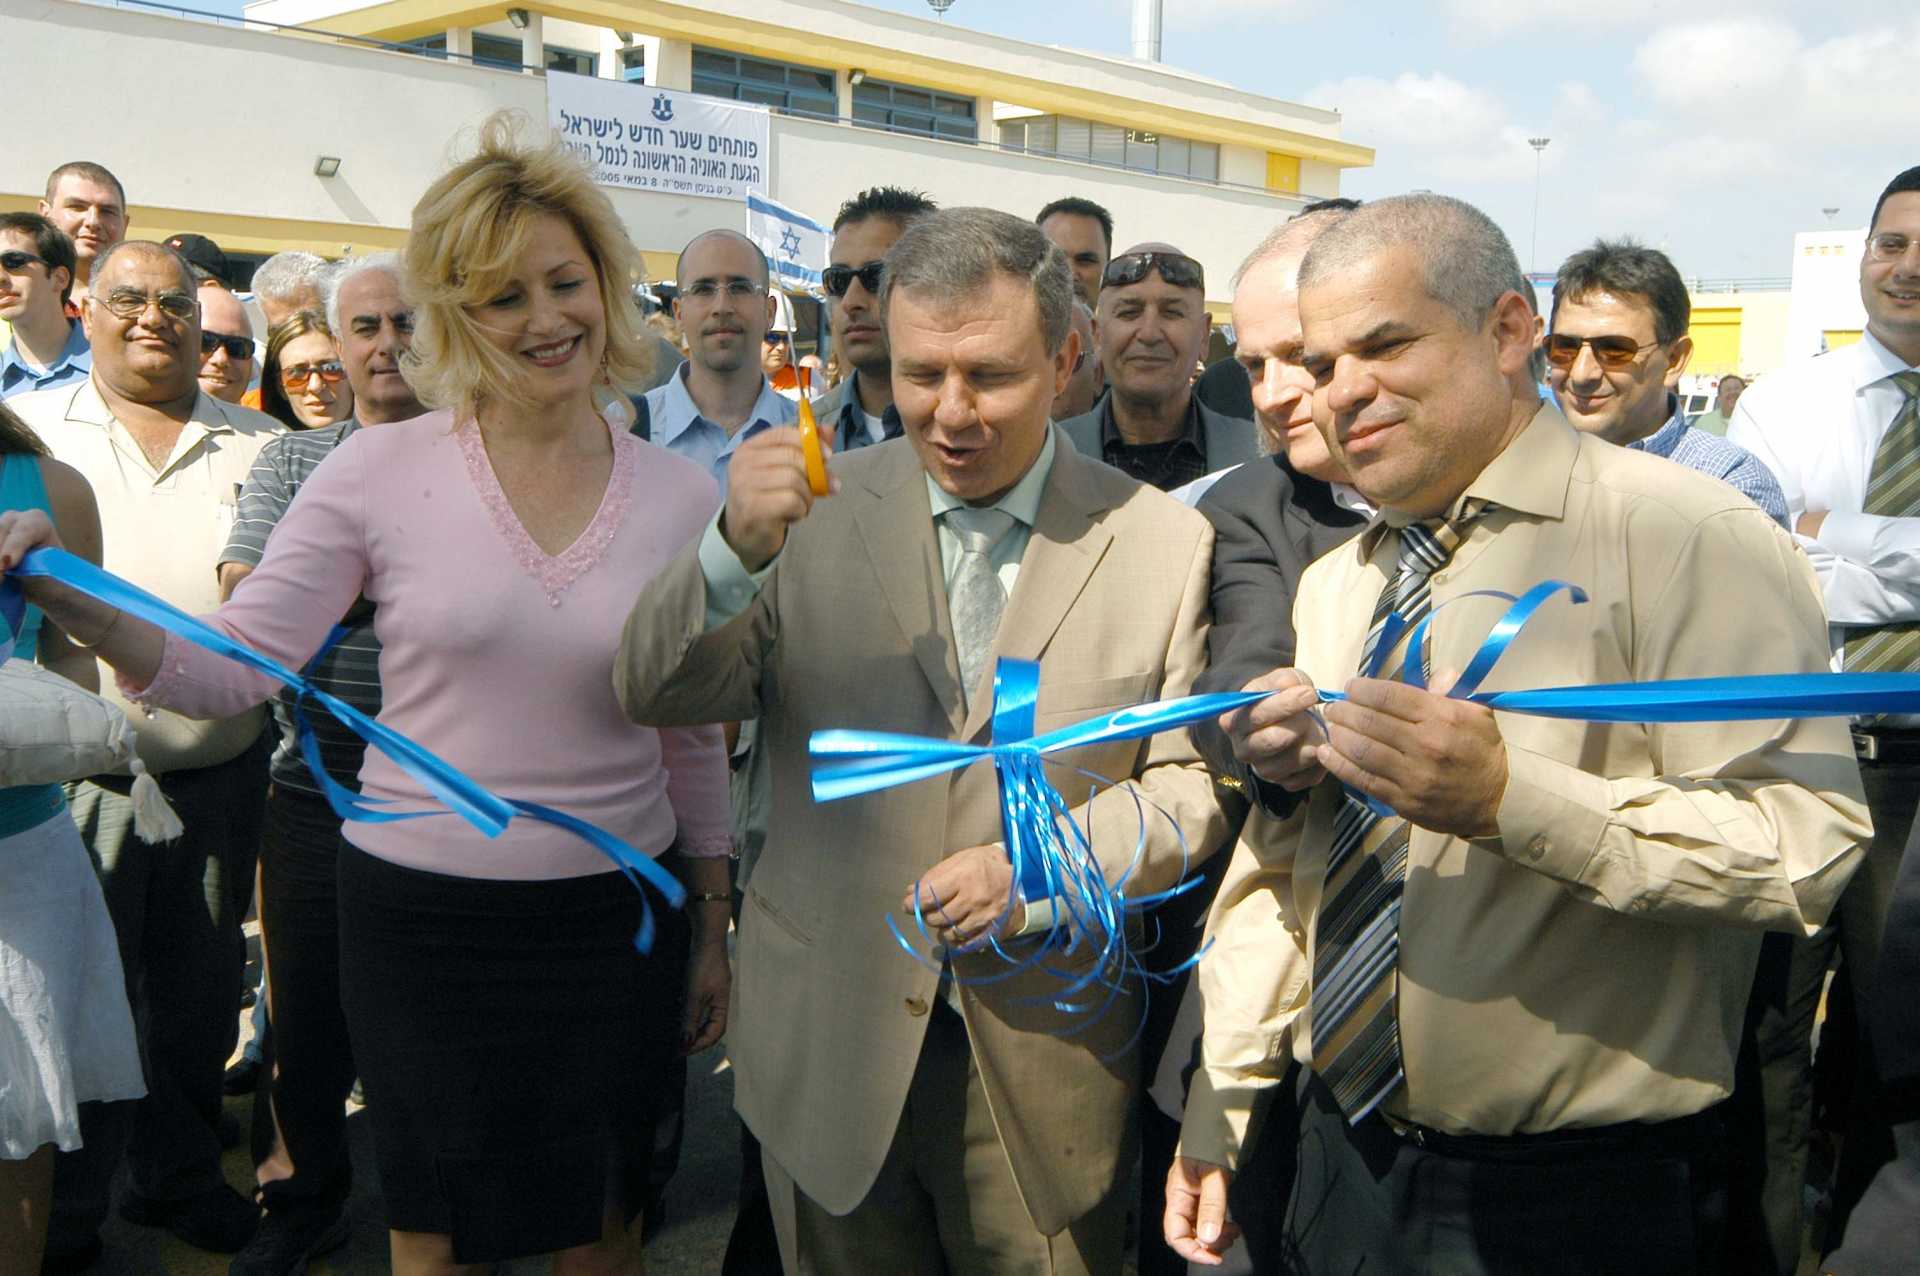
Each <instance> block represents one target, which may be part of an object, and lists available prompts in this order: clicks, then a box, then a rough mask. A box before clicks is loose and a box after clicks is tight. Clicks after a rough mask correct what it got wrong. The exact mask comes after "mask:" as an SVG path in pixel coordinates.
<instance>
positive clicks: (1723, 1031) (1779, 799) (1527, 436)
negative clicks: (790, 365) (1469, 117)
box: [1166, 196, 1869, 1272]
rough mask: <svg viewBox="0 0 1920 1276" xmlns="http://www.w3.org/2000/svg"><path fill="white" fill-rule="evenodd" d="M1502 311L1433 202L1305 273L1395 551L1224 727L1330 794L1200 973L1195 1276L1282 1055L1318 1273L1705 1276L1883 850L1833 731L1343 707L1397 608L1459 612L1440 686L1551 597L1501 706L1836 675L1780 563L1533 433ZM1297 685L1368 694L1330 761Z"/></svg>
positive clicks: (1441, 640) (1517, 343)
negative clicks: (1871, 856) (1859, 870)
mask: <svg viewBox="0 0 1920 1276" xmlns="http://www.w3.org/2000/svg"><path fill="white" fill-rule="evenodd" d="M1517 277H1518V270H1517V266H1516V263H1515V261H1514V258H1513V253H1512V250H1511V248H1510V247H1509V246H1508V245H1507V242H1506V239H1505V237H1504V236H1503V235H1501V233H1500V231H1499V229H1498V228H1497V227H1495V226H1494V225H1493V223H1492V222H1491V221H1489V220H1488V219H1487V218H1486V217H1485V216H1483V215H1482V214H1480V213H1479V212H1477V211H1476V210H1474V209H1472V208H1470V207H1469V206H1467V205H1465V204H1461V203H1459V202H1458V201H1454V200H1449V199H1445V198H1442V197H1438V196H1410V197H1405V198H1400V199H1392V200H1383V201H1381V202H1379V203H1377V204H1371V205H1368V206H1366V207H1363V208H1361V209H1360V210H1358V211H1357V212H1355V213H1354V214H1353V215H1352V216H1351V217H1350V218H1348V219H1347V220H1346V221H1344V222H1343V223H1341V224H1340V225H1339V226H1337V227H1335V228H1334V229H1332V230H1330V231H1328V232H1327V233H1326V234H1325V235H1323V236H1322V237H1321V238H1320V239H1319V240H1317V241H1316V242H1315V244H1314V246H1313V248H1312V249H1311V250H1310V251H1309V253H1308V255H1307V258H1306V261H1305V263H1304V264H1303V266H1302V269H1301V278H1300V308H1301V317H1302V323H1303V329H1304V337H1305V345H1306V356H1305V360H1304V362H1305V365H1306V367H1307V368H1308V370H1309V371H1310V372H1312V373H1313V375H1314V378H1315V391H1314V409H1315V411H1314V416H1315V421H1316V423H1317V424H1318V425H1319V427H1320V429H1321V431H1322V433H1323V434H1324V435H1325V436H1326V438H1327V442H1328V445H1329V447H1330V448H1331V449H1332V450H1333V451H1334V453H1335V455H1336V457H1338V459H1339V460H1340V461H1341V462H1342V463H1343V464H1344V465H1345V466H1346V468H1347V469H1348V471H1349V472H1350V473H1351V474H1352V476H1353V481H1354V483H1355V485H1356V486H1357V487H1358V488H1359V490H1360V491H1361V493H1362V494H1363V495H1365V496H1366V497H1367V498H1368V499H1369V500H1371V501H1373V502H1374V503H1375V504H1377V505H1378V506H1380V507H1381V509H1382V515H1381V516H1380V517H1379V518H1377V519H1376V520H1375V522H1374V523H1373V524H1372V525H1370V526H1369V528H1368V529H1367V530H1366V531H1365V532H1363V533H1362V535H1361V536H1360V537H1359V538H1358V539H1357V540H1356V541H1354V542H1352V543H1351V544H1349V545H1348V546H1345V547H1342V548H1341V549H1339V550H1336V551H1335V552H1334V553H1332V554H1330V555H1329V556H1327V557H1326V558H1323V559H1321V560H1320V561H1319V562H1317V563H1315V564H1314V565H1313V566H1312V567H1310V568H1309V569H1308V570H1307V572H1306V574H1305V576H1304V577H1303V579H1302V583H1301V588H1300V593H1299V599H1298V603H1297V605H1296V607H1295V610H1294V620H1295V625H1296V628H1297V629H1298V633H1299V649H1298V655H1297V668H1295V669H1285V670H1276V671H1275V672H1274V673H1272V674H1269V675H1267V676H1265V677H1263V678H1260V679H1256V680H1255V681H1254V683H1253V684H1251V685H1253V686H1256V687H1264V688H1271V689H1277V690H1278V691H1279V694H1277V695H1275V696H1274V697H1273V698H1272V699H1270V700H1267V701H1264V702H1261V703H1260V704H1258V705H1256V706H1254V707H1252V708H1251V709H1248V710H1242V711H1240V712H1238V713H1236V714H1234V715H1232V716H1231V717H1230V718H1229V719H1228V720H1227V721H1226V722H1225V723H1223V725H1224V726H1225V727H1226V728H1227V730H1228V732H1229V734H1230V735H1231V736H1233V737H1234V746H1235V750H1236V753H1237V754H1238V755H1239V756H1240V757H1242V758H1243V759H1244V760H1246V761H1248V762H1249V763H1251V764H1252V766H1253V767H1254V769H1255V771H1256V772H1257V773H1258V774H1259V775H1261V776H1262V777H1263V778H1265V779H1267V780H1268V781H1270V782H1272V783H1277V784H1280V785H1282V786H1284V787H1286V788H1289V789H1293V790H1296V791H1302V792H1307V793H1309V795H1310V796H1309V799H1308V801H1307V803H1306V804H1305V806H1304V807H1303V808H1302V809H1301V810H1299V811H1297V812H1295V813H1294V815H1292V816H1291V817H1289V818H1288V819H1286V820H1285V821H1276V820H1274V819H1272V818H1271V817H1268V816H1266V815H1265V814H1264V813H1261V812H1256V813H1255V814H1254V816H1253V817H1252V818H1251V819H1250V821H1249V823H1248V826H1247V829H1246V831H1245V833H1244V834H1243V840H1242V844H1241V846H1240V847H1239V848H1237V851H1236V855H1237V857H1238V858H1239V861H1240V862H1239V863H1238V864H1237V865H1236V868H1239V869H1240V870H1241V871H1240V872H1239V873H1236V874H1235V875H1234V876H1233V878H1232V879H1231V886H1230V888H1228V889H1225V890H1223V892H1222V894H1221V899H1220V904H1219V906H1218V908H1217V910H1216V914H1215V917H1214V919H1213V933H1214V937H1215V947H1214V948H1213V950H1212V951H1210V952H1209V954H1208V956H1207V958H1206V960H1205V961H1204V962H1203V964H1202V967H1201V983H1202V988H1203V992H1204V995H1205V996H1206V1035H1205V1040H1204V1047H1203V1048H1204V1051H1205V1068H1204V1071H1203V1075H1202V1076H1201V1077H1200V1078H1198V1079H1196V1082H1195V1085H1194V1089H1193V1095H1192V1098H1191V1100H1190V1102H1189V1106H1188V1111H1187V1119H1186V1129H1185V1133H1184V1141H1183V1147H1184V1153H1185V1158H1186V1159H1184V1160H1183V1161H1182V1162H1181V1163H1179V1164H1178V1165H1177V1166H1176V1170H1175V1176H1174V1180H1173V1181H1171V1182H1170V1187H1169V1208H1168V1218H1167V1221H1166V1226H1167V1231H1168V1233H1169V1239H1170V1240H1171V1241H1172V1242H1173V1243H1174V1244H1175V1246H1176V1248H1180V1249H1182V1250H1183V1251H1185V1252H1186V1253H1188V1255H1189V1257H1190V1258H1193V1259H1195V1260H1197V1261H1200V1262H1207V1261H1210V1260H1212V1259H1213V1258H1214V1256H1215V1254H1216V1253H1217V1251H1218V1249H1219V1248H1220V1245H1221V1241H1222V1239H1223V1237H1222V1233H1223V1231H1230V1227H1225V1228H1223V1219H1222V1217H1221V1208H1220V1203H1221V1201H1222V1200H1223V1199H1224V1189H1225V1185H1226V1182H1227V1181H1228V1178H1229V1176H1230V1173H1231V1166H1232V1165H1233V1164H1234V1163H1235V1160H1236V1158H1237V1157H1238V1155H1239V1152H1240V1147H1241V1146H1242V1144H1243V1143H1244V1141H1245V1139H1246V1138H1247V1137H1248V1129H1249V1122H1248V1109H1249V1107H1250V1105H1251V1100H1252V1099H1253V1098H1254V1097H1255V1096H1256V1095H1257V1093H1258V1091H1259V1090H1260V1089H1261V1088H1262V1087H1263V1086H1265V1085H1271V1084H1272V1078H1275V1077H1277V1076H1278V1075H1279V1074H1280V1072H1281V1071H1282V1068H1283V1064H1284V1058H1285V1055H1286V1054H1287V1053H1289V1052H1291V1054H1292V1055H1293V1056H1294V1057H1295V1058H1297V1059H1298V1060H1299V1061H1300V1062H1301V1063H1302V1064H1303V1065H1305V1067H1306V1069H1307V1070H1306V1072H1305V1074H1304V1078H1303V1085H1302V1086H1301V1090H1300V1102H1301V1107H1302V1112H1301V1118H1300V1119H1301V1124H1302V1132H1301V1138H1300V1149H1301V1154H1300V1166H1299V1172H1298V1176H1297V1178H1296V1180H1295V1183H1294V1188H1293V1192H1292V1196H1291V1199H1290V1201H1289V1202H1288V1203H1287V1205H1286V1207H1285V1218H1284V1219H1283V1221H1282V1223H1281V1226H1282V1228H1283V1230H1284V1231H1285V1232H1286V1234H1287V1244H1288V1247H1289V1249H1290V1250H1291V1251H1292V1252H1293V1253H1295V1254H1297V1255H1298V1256H1299V1259H1300V1261H1301V1263H1302V1264H1303V1270H1308V1271H1315V1272H1319V1271H1335V1270H1340V1271H1353V1270H1362V1271H1367V1272H1424V1271H1447V1272H1520V1271H1525V1272H1534V1271H1554V1272H1569V1271H1594V1272H1617V1271H1635V1272H1646V1271H1662V1272H1681V1271H1685V1272H1694V1271H1716V1270H1718V1269H1719V1256H1720V1253H1721V1243H1722V1242H1721V1238H1720V1237H1719V1236H1718V1235H1717V1222H1718V1219H1719V1217H1720V1211H1721V1210H1723V1209H1724V1206H1725V1178H1724V1165H1723V1159H1722V1158H1723V1154H1724V1148H1723V1140H1722V1138H1721V1135H1720V1129H1719V1120H1718V1113H1717V1112H1716V1110H1715V1109H1716V1106H1717V1105H1718V1104H1719V1103H1720V1101H1721V1100H1723V1099H1724V1098H1725V1097H1726V1096H1727V1094H1728V1093H1729V1091H1730V1089H1731V1085H1732V1080H1733V1065H1734V1051H1735V1048H1736V1045H1737V1043H1738V1041H1739V1037H1740V1026H1741V1018H1742V1012H1743V1010H1744V1007H1745V1001H1746V994H1747V990H1748V988H1749V987H1750V985H1751V981H1752V978H1753V970H1754V962H1755V958H1756V955H1757V953H1758V949H1759V942H1760V935H1761V932H1762V931H1764V930H1768V929H1774V930H1787V931H1793V932H1796V933H1808V932H1810V931H1811V930H1812V929H1813V928H1815V927H1816V926H1818V925H1819V924H1820V922H1821V921H1822V920H1823V919H1824V918H1825V916H1826V914H1827V912H1828V910H1829V909H1830V908H1831V907H1832V905H1833V902H1834V900H1835V899H1836V898H1837V896H1838V894H1839V892H1840V890H1841V888H1842V887H1843V886H1844V885H1845V882H1846V879H1847V876H1848V874H1849V873H1850V872H1851V871H1852V869H1853V867H1854V865H1855V864H1856V863H1857V862H1858V859H1859V856H1860V854H1861V847H1862V845H1863V843H1864V842H1865V840H1866V839H1867V837H1868V836H1869V827H1868V821H1867V818H1866V812H1865V807H1864V803H1863V800H1862V797H1861V790H1860V779H1859V773H1858V770H1857V768H1856V766H1855V764H1854V762H1853V757H1852V751H1851V748H1850V742H1849V740H1848V738H1847V735H1846V730H1845V724H1844V723H1843V722H1840V721H1835V720H1808V721H1802V722H1778V721H1775V722H1742V723H1708V724H1691V725H1678V726H1660V725H1648V726H1642V725H1637V724H1633V725H1605V724H1594V723H1582V722H1570V721H1556V720H1552V719H1547V718H1536V717H1524V716H1517V715H1507V714H1498V715H1496V714H1494V713H1492V712H1490V711H1488V710H1486V709H1483V708H1480V707H1478V706H1475V705H1472V704H1470V703H1466V702H1464V701H1460V700H1454V699H1448V698H1445V697H1443V696H1441V695H1438V694H1434V693H1431V692H1428V691H1422V690H1416V689H1415V688H1413V687H1411V686H1408V685H1406V684H1404V683H1402V682H1398V681H1386V680H1376V679H1365V678H1356V677H1355V676H1354V675H1355V673H1356V671H1357V670H1358V669H1360V668H1361V665H1362V653H1363V651H1364V650H1366V649H1367V648H1368V646H1369V645H1370V634H1369V631H1370V629H1372V628H1373V625H1374V622H1375V620H1376V607H1377V605H1376V600H1380V602H1383V603H1390V604H1391V605H1392V606H1393V607H1395V608H1397V609H1401V610H1404V611H1406V612H1407V613H1408V614H1409V615H1411V616H1412V617H1413V618H1415V619H1417V618H1418V617H1419V616H1421V615H1426V614H1433V611H1434V610H1435V609H1438V608H1441V607H1444V608H1445V610H1444V612H1441V613H1440V614H1439V615H1438V616H1437V619H1436V620H1435V622H1434V625H1433V630H1434V633H1433V638H1432V642H1431V646H1430V657H1431V659H1430V664H1431V668H1432V670H1433V673H1434V681H1435V684H1436V685H1438V686H1441V687H1443V688H1444V687H1445V686H1446V685H1449V682H1450V677H1451V675H1450V672H1449V671H1454V670H1459V669H1462V668H1464V667H1466V665H1467V663H1468V661H1469V660H1470V658H1471V656H1472V654H1473V652H1474V651H1475V649H1476V648H1477V647H1478V646H1479V644H1480V642H1481V641H1482V639H1483V638H1484V636H1485V634H1486V633H1487V630H1488V628H1489V626H1490V625H1491V624H1492V623H1493V621H1494V620H1495V619H1496V618H1497V617H1498V615H1499V614H1500V613H1501V610H1502V609H1503V608H1504V607H1505V605H1506V604H1505V603H1504V602H1502V601H1501V600H1499V599H1495V598H1485V597H1474V596H1473V595H1474V594H1475V593H1476V591H1482V590H1504V591H1506V592H1507V593H1509V594H1517V593H1520V592H1522V591H1524V590H1526V589H1528V588H1530V587H1531V586H1533V585H1534V584H1536V583H1538V582H1540V581H1542V580H1546V579H1557V580H1565V581H1569V582H1571V583H1573V584H1575V585H1578V586H1579V587H1581V588H1582V589H1584V590H1585V591H1586V592H1587V594H1588V595H1589V596H1590V598H1591V600H1592V601H1590V602H1588V603H1586V604H1584V605H1574V604H1573V603H1571V602H1570V601H1568V600H1567V599H1566V598H1564V597H1562V598H1558V599H1556V600H1554V601H1552V602H1550V603H1549V604H1548V605H1546V606H1545V607H1544V608H1543V609H1542V610H1541V611H1540V612H1539V613H1538V614H1537V615H1536V618H1535V619H1534V621H1533V623H1532V624H1531V625H1529V626H1528V627H1527V629H1526V630H1525V631H1524V632H1523V633H1522V634H1521V635H1520V636H1519V637H1518V638H1517V639H1516V640H1515V641H1514V642H1513V644H1512V647H1511V648H1510V650H1509V652H1508V655H1507V656H1506V658H1505V659H1504V660H1503V661H1502V662H1501V664H1500V665H1499V667H1498V668H1497V669H1496V670H1495V671H1494V673H1493V674H1492V675H1491V677H1489V678H1488V680H1487V682H1486V684H1485V686H1486V687H1487V688H1488V689H1500V688H1522V687H1536V686H1552V685H1560V684H1593V683H1604V682H1618V681H1653V680H1659V679H1666V678H1688V677H1706V676H1714V675H1725V674H1737V673H1759V672H1767V673H1805V672H1816V671H1822V670H1824V669H1825V668H1826V666H1827V648H1826V640H1825V631H1826V623H1825V617H1824V615H1823V614H1822V611H1821V607H1820V601H1819V595H1818V593H1817V591H1816V589H1815V586H1814V582H1813V577H1812V574H1811V572H1810V570H1809V568H1808V567H1807V565H1806V563H1805V561H1804V560H1803V559H1802V558H1801V556H1800V555H1799V553H1798V552H1797V551H1796V550H1795V549H1794V547H1793V545H1792V543H1791V542H1790V541H1789V540H1788V538H1787V537H1786V536H1785V535H1784V533H1782V532H1781V530H1780V529H1779V528H1778V527H1777V526H1775V525H1773V524H1772V523H1771V522H1770V521H1769V520H1768V519H1767V518H1766V516H1765V515H1763V514H1762V513H1761V512H1760V511H1759V510H1758V509H1757V508H1756V507H1754V506H1753V505H1752V504H1751V503H1750V502H1748V501H1747V500H1746V499H1745V498H1744V497H1742V496H1740V495H1739V494H1738V493H1736V492H1734V491H1733V490H1732V489H1731V488H1729V487H1727V486H1726V485H1725V484H1722V483H1719V482H1718V481H1716V480H1713V479H1710V478H1706V477H1704V476H1702V475H1699V474H1696V473H1693V472H1691V471H1688V470H1684V469H1682V468H1681V467H1679V466H1674V465H1671V464H1668V463H1666V462H1663V461H1661V460H1660V459H1658V458H1654V457H1647V456H1644V455H1641V454H1639V453H1635V452H1631V451H1627V450H1625V449H1620V448H1615V447H1613V446H1611V445H1609V444H1606V443H1603V442H1601V441H1599V440H1597V439H1595V438H1592V437H1590V436H1585V435H1581V434H1579V433H1577V432H1575V431H1574V430H1573V429H1572V428H1571V427H1570V426H1569V425H1568V424H1567V422H1566V421H1565V419H1564V418H1562V417H1561V416H1560V415H1559V413H1558V412H1557V411H1556V410H1554V409H1553V408H1552V407H1550V406H1545V405H1542V404H1541V403H1540V402H1539V399H1538V396H1537V395H1536V393H1535V392H1534V389H1533V386H1532V384H1531V380H1530V378H1529V376H1528V363H1529V355H1530V353H1531V346H1532V333H1533V324H1532V316H1531V315H1530V313H1529V311H1528V309H1527V305H1526V302H1525V300H1524V299H1523V298H1522V297H1521V296H1520V294H1519V293H1518V292H1517V291H1514V290H1513V288H1512V286H1511V285H1512V281H1513V280H1514V279H1516V278H1517ZM1456 600H1458V601H1459V605H1457V606H1447V604H1449V603H1451V602H1454V601H1456ZM1762 603H1764V609H1765V613H1766V617H1767V623H1765V624H1764V625H1755V624H1753V623H1752V621H1751V618H1752V617H1753V615H1754V614H1755V609H1756V606H1758V605H1760V604H1762ZM1734 653H1738V654H1737V655H1736V654H1734ZM1401 654H1402V653H1399V652H1396V653H1395V654H1394V658H1393V659H1392V660H1391V661H1390V662H1389V663H1388V664H1387V665H1386V666H1385V668H1386V670H1387V671H1389V672H1391V671H1394V670H1397V669H1398V668H1399V666H1400V656H1401ZM1407 658H1408V659H1410V660H1411V659H1418V658H1419V657H1418V656H1417V655H1411V654H1409V655H1407ZM1314 687H1323V688H1328V689H1330V690H1341V689H1344V690H1345V691H1346V692H1347V699H1346V700H1345V701H1344V702H1341V703H1333V704H1327V705H1324V706H1322V707H1321V710H1320V718H1321V719H1322V720H1323V721H1324V728H1323V726H1322V725H1321V721H1318V720H1316V719H1315V718H1314V717H1312V716H1310V715H1309V713H1308V712H1307V711H1308V709H1309V708H1310V707H1311V706H1312V705H1313V703H1314V700H1315V698H1316V695H1317V693H1316V692H1315V691H1314V690H1313V688H1314ZM1342 785H1345V786H1348V787H1349V789H1350V790H1352V793H1353V794H1354V795H1356V796H1352V797H1350V796H1349V794H1348V793H1346V792H1343V790H1342ZM1362 797H1365V798H1372V799H1375V800H1377V801H1378V802H1381V803H1384V804H1385V806H1386V807H1388V808H1390V812H1391V813H1389V814H1386V815H1377V814H1375V813H1374V812H1372V811H1370V810H1369V809H1368V807H1367V806H1366V805H1365V803H1364V801H1363V800H1362ZM1393 813H1397V814H1393ZM1176 1197H1177V1199H1176ZM1274 1204H1275V1206H1276V1207H1278V1206H1279V1202H1275V1203H1274Z"/></svg>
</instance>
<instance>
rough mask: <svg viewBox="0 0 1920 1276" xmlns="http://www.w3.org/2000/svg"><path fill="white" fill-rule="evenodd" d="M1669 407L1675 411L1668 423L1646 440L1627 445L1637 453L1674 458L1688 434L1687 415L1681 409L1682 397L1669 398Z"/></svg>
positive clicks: (1669, 396) (1671, 396)
mask: <svg viewBox="0 0 1920 1276" xmlns="http://www.w3.org/2000/svg"><path fill="white" fill-rule="evenodd" d="M1667 406H1669V407H1671V408H1672V409H1673V415H1672V416H1670V417H1668V418H1667V423H1666V424H1665V425H1663V426H1661V427H1660V428H1659V429H1657V430H1655V431H1654V432H1653V433H1652V434H1649V435H1648V436H1647V437H1646V438H1644V439H1635V440H1634V441H1633V442H1631V443H1629V444H1627V446H1628V447H1630V448H1632V449H1634V450H1635V451H1637V452H1646V453H1649V454H1651V455H1653V456H1672V455H1673V450H1674V449H1675V448H1677V447H1679V446H1680V439H1681V437H1682V436H1683V435H1685V434H1686V432H1687V414H1686V412H1685V411H1684V410H1682V408H1681V407H1680V396H1679V395H1676V394H1670V395H1668V396H1667Z"/></svg>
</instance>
